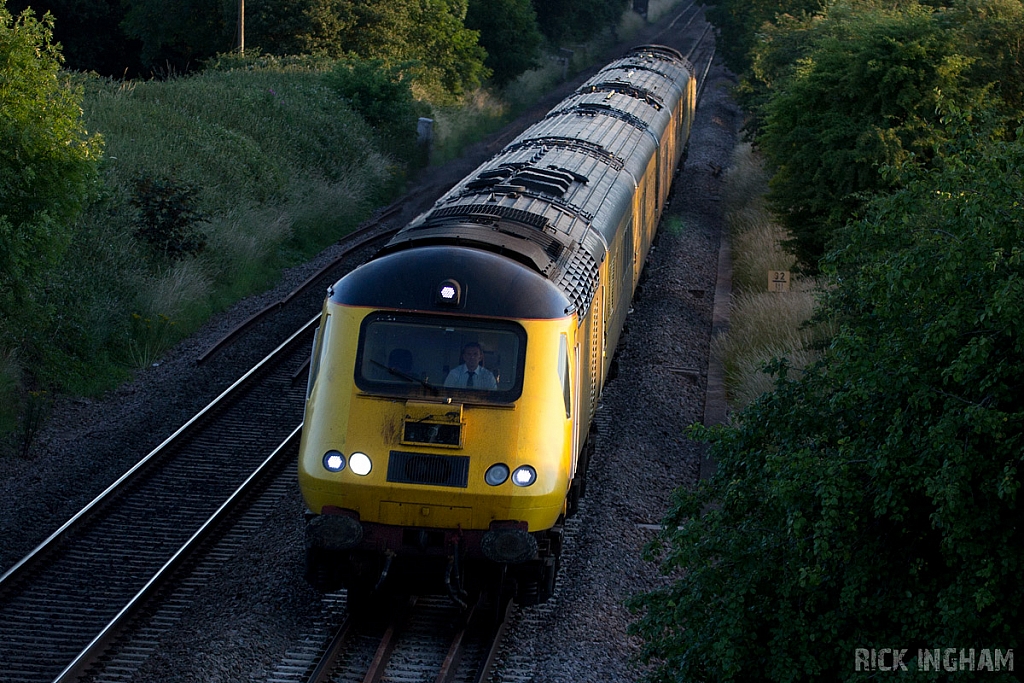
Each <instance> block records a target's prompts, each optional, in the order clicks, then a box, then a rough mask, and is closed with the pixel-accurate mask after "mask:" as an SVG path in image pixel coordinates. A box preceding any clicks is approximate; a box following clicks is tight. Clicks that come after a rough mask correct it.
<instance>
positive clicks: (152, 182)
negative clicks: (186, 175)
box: [131, 173, 207, 261]
mask: <svg viewBox="0 0 1024 683" xmlns="http://www.w3.org/2000/svg"><path fill="white" fill-rule="evenodd" d="M134 185H135V188H134V190H135V191H134V193H133V194H132V198H131V204H132V206H134V207H135V208H136V209H138V211H139V215H138V218H137V219H136V226H137V227H136V230H135V236H136V237H138V238H139V239H141V240H142V241H143V242H146V243H147V244H148V245H149V246H150V247H151V248H152V249H153V250H154V251H155V252H156V254H157V255H158V256H159V257H161V258H162V259H166V260H168V261H179V260H181V259H183V258H186V257H188V256H198V255H199V254H200V253H201V252H202V251H203V249H205V248H206V235H204V234H203V233H202V232H201V231H200V230H199V228H198V227H197V224H198V223H205V222H207V218H206V216H204V215H203V213H202V212H201V211H200V210H199V208H198V204H199V202H198V193H199V190H198V188H196V187H195V186H194V185H190V184H188V183H182V182H178V181H175V180H174V179H173V178H161V177H157V176H154V175H151V174H148V173H145V174H143V175H142V176H140V177H138V178H136V179H135V183H134Z"/></svg>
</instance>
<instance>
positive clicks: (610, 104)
mask: <svg viewBox="0 0 1024 683" xmlns="http://www.w3.org/2000/svg"><path fill="white" fill-rule="evenodd" d="M691 78H693V72H692V67H691V66H690V64H689V62H688V61H687V60H686V59H685V58H683V56H682V55H680V54H679V53H678V52H676V51H675V50H672V49H671V48H667V47H662V46H641V47H639V48H634V50H632V51H631V52H630V53H628V54H627V55H626V56H624V57H622V58H621V59H618V60H616V61H614V62H612V63H611V64H609V65H608V66H606V67H605V68H603V69H601V70H600V71H599V72H597V73H596V74H595V75H594V76H593V77H591V78H590V79H588V80H587V81H586V82H585V83H584V84H583V85H582V86H580V88H578V89H577V90H576V92H574V93H573V94H572V95H570V96H569V97H567V98H566V99H565V100H563V101H562V102H561V103H559V104H558V105H557V106H556V107H555V108H554V109H552V110H551V111H550V112H549V113H548V114H547V115H546V116H545V117H544V119H542V120H541V121H539V122H537V123H536V124H534V125H533V126H531V127H530V128H528V129H527V130H526V131H524V132H523V133H522V134H520V135H519V136H518V137H517V138H515V139H514V140H513V141H512V142H511V143H509V144H508V145H507V146H506V147H505V148H504V149H503V150H501V151H500V152H499V153H498V154H496V155H495V156H494V157H492V158H491V159H489V160H488V161H486V162H485V163H483V164H482V165H480V166H479V167H478V168H477V169H476V170H475V171H473V172H472V173H471V174H470V175H469V176H467V177H466V178H464V179H463V180H462V181H460V182H459V183H458V184H457V185H455V186H454V187H453V188H452V189H451V190H450V191H448V192H447V193H446V194H445V195H444V196H443V197H441V198H440V199H439V200H438V201H437V202H436V203H435V205H434V207H433V208H432V209H430V210H429V211H427V212H425V213H423V214H422V215H420V216H419V217H417V218H416V219H415V220H413V221H412V222H411V223H410V224H409V225H407V226H406V227H405V228H403V229H402V230H401V231H399V232H398V234H397V235H396V236H395V237H394V238H393V239H392V240H391V241H390V242H389V243H388V244H387V245H386V246H385V247H384V248H383V249H382V250H381V252H380V254H379V257H381V258H384V257H387V256H388V255H391V254H397V253H399V252H402V251H406V250H410V249H418V248H419V247H425V246H440V245H461V246H469V247H472V248H476V249H481V250H490V251H494V252H498V253H500V254H503V255H504V256H507V257H509V258H510V259H511V260H513V261H515V262H517V263H520V264H522V265H523V266H526V267H527V268H529V269H531V270H533V271H535V272H536V273H538V274H540V275H541V276H543V277H544V278H546V279H548V280H550V281H551V282H553V283H554V284H555V285H556V287H557V288H558V289H560V290H561V291H563V292H564V293H565V296H566V297H567V298H568V300H569V302H570V303H571V305H572V306H573V307H575V308H576V309H579V310H580V311H581V312H585V310H586V309H587V308H588V307H589V302H590V301H591V299H592V297H593V292H594V288H595V286H596V281H597V272H598V267H599V266H600V264H601V262H602V261H603V260H604V258H605V255H606V253H607V251H608V245H609V243H610V242H611V240H612V239H613V237H614V235H615V234H616V231H617V230H618V229H619V223H620V222H621V220H622V217H623V216H626V215H628V214H629V211H630V203H631V201H632V197H633V194H634V193H635V190H636V187H637V183H638V181H639V180H640V178H642V177H643V174H644V172H645V171H646V168H647V165H648V163H649V162H650V160H651V158H652V157H653V156H655V155H656V153H657V150H658V145H659V140H661V139H662V137H663V135H664V133H665V130H666V128H667V127H668V126H669V125H670V123H671V121H672V112H673V111H674V110H675V109H676V107H677V106H678V104H679V102H680V100H681V99H682V98H684V97H685V93H686V87H687V81H688V80H689V79H691ZM432 253H435V252H432ZM527 317H532V316H527Z"/></svg>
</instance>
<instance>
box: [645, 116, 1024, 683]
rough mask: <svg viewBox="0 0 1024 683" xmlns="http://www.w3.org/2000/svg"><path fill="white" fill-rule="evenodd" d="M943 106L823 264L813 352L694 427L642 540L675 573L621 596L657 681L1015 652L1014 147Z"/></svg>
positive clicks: (1020, 185) (1019, 455)
mask: <svg viewBox="0 0 1024 683" xmlns="http://www.w3.org/2000/svg"><path fill="white" fill-rule="evenodd" d="M943 107H944V111H945V112H946V116H945V118H944V121H945V125H944V127H943V133H944V137H946V138H948V139H949V142H948V143H946V144H944V145H943V146H942V147H941V148H940V154H939V155H938V156H937V159H936V163H935V165H934V167H933V168H932V169H925V168H922V167H920V166H919V165H916V164H913V163H910V162H904V163H900V164H897V165H895V166H892V167H889V168H888V169H887V170H886V173H887V174H888V175H890V176H892V181H893V182H896V183H897V184H898V185H899V186H900V187H901V188H902V189H899V190H897V191H895V192H892V193H890V194H884V195H881V196H879V197H878V198H876V199H875V200H874V201H872V202H871V203H870V204H869V205H868V207H867V211H866V216H865V218H864V219H863V220H861V221H857V222H855V223H852V224H851V225H850V227H849V228H848V229H847V230H846V231H845V232H844V234H843V240H842V243H843V244H844V245H845V246H844V247H843V248H842V249H840V250H837V251H836V252H834V253H833V254H832V255H831V257H830V259H829V261H828V269H829V272H830V273H831V275H832V276H833V279H834V284H835V286H834V290H833V293H832V295H831V297H830V299H829V301H828V303H827V313H828V315H829V316H830V317H831V318H832V319H833V321H834V322H835V323H836V325H837V326H838V330H839V331H838V332H837V334H836V336H835V338H834V339H833V341H832V343H831V345H830V346H829V348H828V349H827V350H826V355H825V357H824V360H823V361H822V362H821V363H820V364H819V365H817V366H815V367H814V368H812V369H811V370H809V371H807V372H806V374H804V375H803V376H802V377H797V378H793V377H790V376H789V373H788V371H787V368H786V365H785V363H784V362H779V363H777V364H776V365H775V366H774V367H773V368H772V370H773V371H774V372H776V373H778V376H779V377H778V382H777V388H776V391H775V392H774V393H772V394H765V395H764V396H762V398H761V399H760V400H759V401H758V402H756V403H755V404H752V405H751V407H749V408H748V409H746V410H745V411H743V412H742V414H740V415H739V416H738V423H737V424H736V425H735V426H733V427H730V428H719V429H716V430H712V431H703V432H702V433H703V436H705V437H706V438H708V439H709V440H710V441H711V443H712V453H713V455H714V457H715V458H716V459H717V462H718V468H719V469H718V473H717V474H716V475H715V477H714V478H712V479H711V480H710V481H709V482H706V483H705V484H702V485H701V486H700V487H699V488H698V489H697V490H696V491H694V492H686V491H679V492H677V494H676V497H675V500H674V504H673V507H672V510H671V512H670V514H669V515H668V517H667V518H666V520H665V526H666V528H667V529H668V530H669V531H667V532H665V534H664V535H663V538H662V545H660V546H659V547H658V548H656V554H657V556H658V557H660V560H661V563H662V566H663V568H664V569H665V571H667V572H670V573H673V574H674V576H675V577H676V580H675V581H674V582H673V583H672V585H670V586H669V587H666V588H664V589H661V590H657V591H654V592H652V593H649V594H647V595H645V596H641V597H640V598H638V599H636V600H635V601H634V603H633V606H634V607H635V608H637V609H638V610H640V611H642V616H641V618H640V620H639V622H638V623H637V625H636V628H635V632H636V633H639V634H640V635H642V636H644V637H645V639H646V641H647V645H646V649H645V651H644V657H645V658H646V659H647V660H648V661H654V662H656V663H657V664H658V668H657V670H656V672H655V673H654V675H653V678H654V680H658V681H684V680H685V681H689V680H787V681H804V680H806V681H810V680H867V678H868V676H869V675H870V674H869V673H868V672H861V673H857V672H856V670H855V668H854V657H855V649H856V648H883V647H890V648H891V647H900V648H908V649H909V651H910V652H912V653H916V651H917V649H918V648H935V647H954V646H956V647H964V648H969V647H979V648H981V647H990V648H995V647H999V648H1003V649H1006V648H1017V647H1020V646H1021V631H1020V628H1019V624H1020V622H1021V613H1020V610H1021V605H1022V604H1024V585H1022V584H1021V582H1020V580H1019V577H1020V574H1021V572H1022V571H1024V525H1022V524H1021V522H1022V520H1024V513H1022V509H1021V501H1020V497H1019V490H1020V487H1021V484H1022V477H1024V391H1022V389H1024V385H1022V381H1021V377H1024V342H1022V339H1024V335H1022V333H1024V324H1022V322H1021V321H1022V320H1024V251H1022V247H1021V245H1022V243H1024V207H1022V205H1021V202H1020V197H1021V196H1022V193H1024V178H1022V176H1021V173H1020V169H1021V168H1022V167H1024V137H1022V136H1021V134H1020V133H1019V134H1018V137H1017V139H1016V140H1014V141H1012V142H1003V141H1001V140H1000V138H999V136H998V135H993V134H992V131H991V130H990V131H986V130H983V129H979V128H978V126H977V125H976V124H971V123H970V121H971V120H972V118H973V119H974V120H975V121H977V120H978V117H976V116H973V115H971V114H969V113H965V112H960V111H959V110H957V109H956V107H955V106H954V105H952V104H950V103H948V102H946V103H943ZM994 130H995V131H996V132H998V125H996V126H994ZM906 663H907V665H908V667H909V668H913V667H915V666H916V662H915V661H914V660H913V659H911V661H907V662H906ZM985 676H986V678H990V679H991V680H1004V681H1009V680H1015V678H1013V674H1012V673H1009V674H1007V673H1006V672H1005V671H1004V672H1003V673H1001V674H996V673H991V674H989V673H986V674H985Z"/></svg>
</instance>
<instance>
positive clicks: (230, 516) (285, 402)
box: [0, 6, 714, 683]
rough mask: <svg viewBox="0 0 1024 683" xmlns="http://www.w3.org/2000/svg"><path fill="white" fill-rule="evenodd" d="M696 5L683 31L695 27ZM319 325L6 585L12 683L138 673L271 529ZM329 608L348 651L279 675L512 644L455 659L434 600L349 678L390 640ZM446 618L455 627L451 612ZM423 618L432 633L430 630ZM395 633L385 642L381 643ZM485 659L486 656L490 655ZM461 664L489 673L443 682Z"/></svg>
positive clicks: (290, 477) (322, 675) (348, 676)
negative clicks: (191, 600) (214, 580)
mask: <svg viewBox="0 0 1024 683" xmlns="http://www.w3.org/2000/svg"><path fill="white" fill-rule="evenodd" d="M691 7H692V6H691ZM691 7H688V8H686V9H684V11H683V12H681V13H680V14H679V15H678V16H677V17H676V19H675V20H674V22H673V23H676V22H678V21H682V20H684V15H685V14H687V12H689V11H690V10H691ZM694 11H695V12H696V10H694ZM695 16H696V14H694V15H693V16H691V17H690V18H689V21H693V18H694V17H695ZM706 36H707V31H705V33H704V34H703V35H702V36H701V38H700V39H699V40H698V41H697V42H696V43H695V44H694V46H693V48H692V49H691V50H690V52H689V53H688V54H687V57H688V58H690V59H691V61H693V62H694V63H695V66H696V68H697V73H698V78H699V85H698V87H699V88H700V89H701V90H702V89H703V86H704V82H705V80H706V75H707V73H708V70H709V69H710V66H711V64H712V61H713V58H714V54H713V49H708V48H707V47H706V44H705V38H706ZM702 45H705V47H702ZM391 215H393V214H392V213H389V212H388V211H385V212H383V213H382V214H381V215H379V216H378V217H377V218H376V219H374V220H373V221H372V222H371V223H370V224H368V225H366V226H364V229H363V230H361V231H359V232H357V233H356V234H354V235H353V236H352V237H351V238H350V239H351V248H350V249H346V250H345V252H344V253H343V254H342V255H341V256H339V257H338V258H337V259H336V260H335V261H333V262H331V263H330V264H328V265H327V266H325V267H324V268H323V269H321V270H320V271H318V272H317V273H315V274H314V275H313V276H312V277H310V278H309V279H308V280H307V281H306V282H305V283H303V285H302V286H300V287H299V288H298V289H296V290H295V291H293V292H292V294H290V295H289V296H287V297H285V298H283V299H282V300H281V301H279V302H277V303H275V304H273V305H271V306H269V307H267V308H266V309H264V310H262V311H260V312H259V313H258V314H256V315H254V316H252V317H251V318H250V319H249V320H247V321H246V322H245V323H243V324H242V325H240V326H238V327H237V328H236V329H234V330H232V331H231V332H230V333H229V334H228V335H226V336H225V337H224V338H223V339H222V340H221V341H219V342H218V343H216V344H215V345H213V346H212V347H211V348H210V349H209V350H208V351H207V352H206V353H205V354H203V356H202V357H201V358H200V359H199V362H203V361H205V360H206V359H207V358H209V357H211V356H212V355H214V354H216V353H218V352H219V351H220V350H222V349H223V348H226V347H227V346H230V345H231V344H232V343H235V342H237V341H238V340H240V339H242V338H243V337H244V335H245V333H246V331H248V330H249V329H251V328H253V327H256V326H257V325H259V324H260V323H261V322H263V321H264V320H265V319H266V318H267V317H268V316H270V315H271V314H273V313H274V312H276V311H279V310H281V309H282V308H285V307H287V306H289V305H292V304H293V302H294V301H295V300H296V299H298V298H299V295H300V294H303V293H305V292H308V291H309V290H311V289H312V288H313V287H314V286H316V285H319V284H321V283H324V282H326V281H328V280H329V281H334V280H336V279H337V278H338V277H340V275H341V274H343V271H344V270H346V269H348V268H350V267H352V263H351V259H353V258H354V257H353V255H354V254H356V253H362V252H366V251H369V250H372V248H373V246H374V245H375V244H378V242H379V241H383V240H385V239H387V238H388V237H389V236H390V235H391V234H393V232H394V229H392V228H390V227H388V226H387V224H386V220H387V219H388V218H389V217H390V216H391ZM313 328H314V322H313V321H310V323H308V324H307V325H306V326H304V327H303V328H301V329H300V330H299V331H298V332H295V333H294V334H293V335H292V336H291V337H290V338H289V339H287V340H286V341H285V342H284V343H282V344H281V346H280V347H279V348H278V349H277V350H276V351H275V352H274V353H272V354H271V356H268V358H267V359H265V360H264V361H263V362H261V363H260V364H259V365H257V366H256V367H254V368H253V369H252V370H251V371H250V372H248V373H247V374H246V375H245V376H243V377H242V378H241V379H240V380H239V381H238V382H236V383H235V385H233V386H232V387H231V388H230V389H228V390H227V391H225V392H224V393H223V394H222V395H221V396H220V397H218V399H217V400H216V401H214V402H213V403H212V404H210V406H208V407H207V408H206V409H204V410H203V411H201V412H200V413H199V414H197V415H196V417H195V418H193V419H192V420H191V421H190V422H189V423H187V424H186V425H185V426H183V427H182V428H181V429H179V430H178V431H177V432H175V434H173V435H172V436H171V437H169V438H168V439H167V440H166V441H165V442H164V443H163V444H161V445H160V446H159V447H158V448H157V449H155V450H154V451H152V452H151V453H150V454H149V455H148V456H146V458H144V459H143V460H142V461H140V463H139V464H138V465H136V466H135V467H134V468H133V469H132V470H130V471H129V472H128V473H126V474H125V475H124V476H123V477H121V479H119V480H118V481H117V482H116V483H115V484H113V485H112V486H111V487H110V488H108V489H107V491H105V492H104V493H103V494H102V495H100V496H99V497H98V498H96V499H95V500H94V501H93V502H92V503H91V504H90V505H89V506H87V507H86V508H84V509H83V510H82V511H81V512H79V513H78V514H77V515H75V517H74V518H72V519H71V520H69V521H68V522H67V523H66V524H65V525H64V526H62V527H61V528H60V529H59V530H58V531H56V532H55V533H54V534H52V535H51V536H50V538H48V539H47V540H46V541H45V542H44V543H42V544H41V545H40V546H39V547H38V548H36V550H34V551H33V552H32V553H30V554H29V555H28V556H26V557H25V558H24V559H23V560H22V561H21V562H19V563H18V564H16V565H15V566H13V567H12V568H11V569H10V570H8V571H7V572H6V573H5V574H4V575H3V576H0V680H3V681H5V682H6V681H9V682H11V683H20V682H22V681H24V682H29V681H32V682H35V681H70V680H83V679H88V680H96V681H107V680H111V681H112V680H126V679H128V678H130V671H131V670H132V668H133V667H134V666H137V665H138V663H139V662H141V661H144V660H145V658H146V657H148V656H149V655H150V654H151V653H152V652H153V651H155V649H156V648H158V647H159V638H160V634H161V629H169V628H173V623H174V620H175V618H176V617H175V614H176V613H177V612H180V610H181V609H182V605H184V604H187V601H188V597H189V595H190V594H192V593H194V592H196V590H197V586H198V585H200V584H201V583H202V581H203V580H204V577H205V576H207V575H208V574H209V572H211V571H214V570H215V569H216V567H217V566H218V564H219V563H222V562H223V561H225V557H230V554H231V552H232V548H235V547H237V544H238V543H243V542H244V533H245V531H244V530H245V528H246V525H247V524H249V525H251V524H258V523H259V522H258V520H261V519H263V518H265V508H266V506H267V505H272V504H273V503H272V501H273V500H275V499H278V498H280V495H281V491H282V490H283V489H284V487H288V486H294V474H293V473H290V472H288V471H286V470H287V469H288V465H290V464H292V463H293V462H294V457H295V450H296V448H297V425H299V423H300V421H301V412H302V394H303V390H304V388H305V377H304V372H303V368H304V366H305V363H306V362H307V356H308V349H309V344H310V340H311V335H312V332H313ZM225 501H228V502H225ZM268 501H270V502H268ZM261 510H264V512H261ZM246 511H249V514H248V517H247V515H246ZM247 518H248V519H249V520H250V521H248V522H247V521H246V519H247ZM251 520H257V521H255V522H254V521H251ZM233 544H234V545H233ZM444 602H447V601H444ZM325 603H328V604H329V605H330V609H331V610H334V613H335V614H336V615H338V620H340V623H341V627H338V624H337V623H336V621H337V620H335V621H332V622H331V623H329V624H326V625H325V629H326V632H327V633H329V634H332V633H333V634H334V636H335V637H333V638H325V639H324V640H325V641H329V642H330V643H333V644H334V646H335V647H334V648H326V647H325V649H324V653H323V654H321V653H320V652H319V649H318V648H317V647H312V649H311V651H310V652H304V653H302V654H301V656H299V655H297V656H296V657H295V658H293V660H292V664H289V663H288V662H289V660H287V659H286V660H285V662H283V663H282V664H281V665H280V666H279V670H278V671H276V672H275V674H274V676H275V677H273V678H271V680H273V681H279V680H280V681H286V680H287V681H291V680H308V681H313V680H317V681H326V680H332V681H348V680H402V677H403V674H402V673H401V671H402V669H401V667H402V666H403V664H401V662H403V661H409V662H413V661H420V662H422V661H423V660H424V659H425V658H426V659H431V660H437V659H438V653H447V654H444V655H443V656H441V657H440V663H439V664H438V677H436V678H430V679H429V680H437V681H442V680H459V681H463V680H466V681H469V680H479V678H475V676H479V675H481V672H484V671H486V670H487V668H488V664H487V660H488V659H491V658H493V653H494V651H495V649H494V648H495V647H496V646H495V643H496V642H500V633H499V634H498V640H497V641H495V640H493V638H492V640H491V641H489V643H484V642H482V641H481V636H480V634H478V633H477V634H474V633H472V632H469V633H468V634H467V632H465V631H463V632H461V635H458V636H457V635H456V634H458V633H459V632H458V631H453V633H452V634H451V638H452V639H453V641H454V640H455V639H458V638H460V639H461V640H462V641H463V642H464V643H468V642H470V641H472V644H470V645H469V649H468V650H466V654H464V655H462V656H461V657H458V656H455V655H454V654H453V653H454V652H455V650H453V649H452V645H451V643H446V644H441V643H439V642H438V641H437V636H438V633H440V632H442V631H444V629H441V628H440V627H439V626H438V625H437V624H438V622H430V621H429V616H428V615H429V614H430V613H431V611H433V612H439V613H444V612H445V610H444V608H442V607H441V606H439V605H437V604H436V603H435V602H433V601H431V600H430V599H421V600H419V601H417V603H416V605H413V606H412V608H411V612H412V615H413V617H414V618H413V619H412V620H411V621H410V622H409V623H408V624H407V625H405V626H400V625H398V624H395V625H393V626H394V628H393V629H392V635H391V636H390V638H391V639H392V640H393V641H394V643H395V649H393V650H392V651H391V652H390V653H385V650H382V649H381V647H382V645H381V644H380V643H378V645H376V646H375V648H376V649H374V656H373V657H372V658H371V660H370V661H374V660H377V659H380V660H381V662H383V661H384V660H385V657H384V654H388V656H387V658H386V661H387V662H388V664H387V665H382V666H378V670H379V672H380V673H379V674H373V673H372V672H371V671H370V669H367V671H365V672H362V673H351V672H349V673H345V671H347V669H346V668H345V667H347V666H349V665H348V664H344V663H343V662H353V661H360V660H361V659H365V658H366V653H367V650H368V648H370V646H369V645H366V642H372V641H373V640H374V639H375V638H377V636H376V635H368V631H372V629H369V628H368V627H365V626H359V625H358V624H356V623H355V622H351V620H349V619H347V618H346V617H343V616H341V615H344V614H347V607H346V605H345V599H344V594H343V592H342V593H341V594H339V595H333V596H327V597H326V598H325ZM421 613H422V614H423V616H420V614H421ZM444 618H445V619H448V620H449V622H452V621H453V618H452V616H451V615H450V614H448V615H447V616H445V617H444ZM420 620H422V621H423V623H424V624H427V625H426V626H419V625H418V624H419V623H420ZM431 623H433V624H434V625H433V626H430V625H429V624H431ZM448 630H452V629H451V628H448ZM386 633H387V630H385V633H384V634H381V636H380V638H381V640H382V641H383V639H384V636H385V635H386ZM417 633H419V634H420V635H419V636H417V635H415V634H417ZM360 642H362V643H363V644H362V645H360ZM406 643H408V644H409V645H408V646H407V645H406ZM415 643H418V644H415ZM406 647H408V648H409V649H408V650H407V649H406ZM417 648H419V649H417ZM328 650H330V651H332V652H334V654H333V655H332V656H333V662H332V663H323V662H327V661H328V658H327V655H328V654H329V653H328ZM428 650H429V651H430V652H431V653H432V654H429V655H428V654H427V651H428ZM485 651H486V653H487V656H486V657H484V659H483V660H481V659H480V656H481V653H483V652H485ZM405 652H409V653H410V654H404V653H405ZM310 659H311V660H315V662H316V663H315V664H313V665H312V670H310V669H309V665H308V664H307V667H306V670H305V671H303V672H302V674H301V675H306V674H307V673H308V675H309V676H318V677H319V678H310V677H307V678H298V679H293V678H289V677H288V675H290V674H288V675H285V674H286V673H287V672H286V671H285V669H286V668H287V667H289V666H292V668H293V669H294V670H295V671H294V672H297V671H298V670H299V669H300V668H301V666H299V664H295V662H301V661H305V660H310ZM448 659H454V660H459V659H462V660H464V661H466V662H477V664H475V665H467V666H466V667H462V668H459V667H455V668H453V669H452V670H453V671H454V673H452V674H442V672H443V671H444V669H443V666H444V662H445V661H447V660H448ZM388 666H390V667H391V669H390V670H389V669H388ZM431 666H433V665H431ZM474 667H475V668H474ZM385 672H388V673H386V675H385ZM423 675H424V674H423V672H422V671H420V672H419V673H418V674H417V675H416V677H414V678H411V679H410V680H428V679H427V678H423ZM374 676H376V678H375V677H374ZM442 676H450V677H442Z"/></svg>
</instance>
